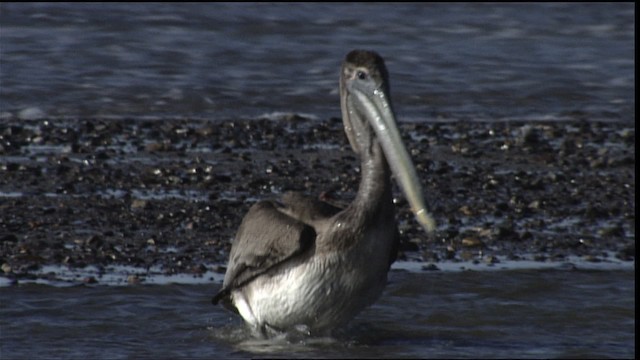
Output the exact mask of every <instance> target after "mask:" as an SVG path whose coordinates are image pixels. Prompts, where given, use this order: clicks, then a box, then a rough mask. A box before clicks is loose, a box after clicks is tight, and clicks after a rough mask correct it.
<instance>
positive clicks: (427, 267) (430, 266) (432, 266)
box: [422, 263, 440, 271]
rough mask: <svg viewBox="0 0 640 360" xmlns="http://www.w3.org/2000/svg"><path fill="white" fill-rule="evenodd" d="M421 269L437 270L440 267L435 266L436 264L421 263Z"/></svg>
mask: <svg viewBox="0 0 640 360" xmlns="http://www.w3.org/2000/svg"><path fill="white" fill-rule="evenodd" d="M422 270H424V271H439V270H440V268H438V267H437V266H436V264H433V263H431V264H427V265H422Z"/></svg>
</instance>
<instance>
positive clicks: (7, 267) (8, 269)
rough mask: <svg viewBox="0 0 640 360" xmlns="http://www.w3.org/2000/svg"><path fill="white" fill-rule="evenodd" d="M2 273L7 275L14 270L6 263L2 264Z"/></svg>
mask: <svg viewBox="0 0 640 360" xmlns="http://www.w3.org/2000/svg"><path fill="white" fill-rule="evenodd" d="M2 271H3V272H4V273H5V274H9V273H10V272H11V271H13V268H11V265H9V264H7V263H4V264H2Z"/></svg>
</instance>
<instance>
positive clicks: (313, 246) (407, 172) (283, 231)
mask: <svg viewBox="0 0 640 360" xmlns="http://www.w3.org/2000/svg"><path fill="white" fill-rule="evenodd" d="M340 105H341V107H342V120H343V122H344V129H345V132H346V134H347V138H348V139H349V143H350V144H351V147H352V149H353V151H355V152H356V153H357V154H358V155H359V156H360V160H361V164H360V166H361V175H362V178H361V181H360V186H359V188H358V193H357V195H356V197H355V200H354V201H353V202H352V203H351V204H350V205H348V206H347V207H346V208H344V209H341V208H338V207H335V206H333V205H330V204H329V203H326V202H323V201H320V200H317V199H314V198H310V197H306V196H304V195H301V194H299V193H285V194H284V196H283V198H282V200H281V202H280V203H277V202H272V201H259V202H258V203H256V204H255V205H253V206H252V207H251V208H250V209H249V212H248V213H247V215H245V217H244V219H243V220H242V224H241V225H240V228H239V229H238V232H237V234H236V238H235V240H234V242H233V245H232V247H231V254H230V258H229V263H228V266H227V272H226V275H225V278H224V283H223V286H222V290H220V292H219V293H218V294H216V295H215V296H214V298H213V303H214V304H216V303H218V302H219V301H222V302H223V304H224V305H225V306H226V307H227V308H229V309H231V310H234V311H236V312H238V313H239V314H240V315H241V316H242V317H243V318H244V320H245V321H246V322H247V323H249V324H250V325H252V326H253V327H254V328H256V329H258V330H260V331H261V332H262V333H263V334H265V332H266V330H275V331H286V330H289V329H291V328H298V329H300V327H301V326H302V328H304V329H306V330H307V331H309V332H310V333H314V334H317V333H325V332H327V331H330V330H332V329H334V328H336V327H338V326H340V325H343V324H345V323H346V322H348V321H349V320H350V319H351V318H353V317H354V316H355V315H356V314H357V313H358V312H360V311H361V310H363V309H364V308H365V307H367V306H369V305H371V304H372V303H373V302H374V301H375V300H376V299H377V298H378V297H379V296H380V294H381V293H382V290H383V289H384V287H385V285H386V282H387V272H388V271H389V267H390V266H391V263H393V262H394V261H395V258H396V253H397V242H398V230H397V228H396V223H395V219H394V204H393V201H392V192H391V175H392V173H393V175H394V176H395V178H396V180H397V181H398V183H399V185H400V187H401V189H402V190H403V192H404V193H405V196H406V198H407V200H408V202H409V204H410V205H411V208H412V211H413V213H414V214H415V216H416V218H417V220H418V222H419V223H420V224H421V225H422V226H423V227H424V228H425V230H427V232H430V231H432V230H433V228H434V226H435V223H434V221H433V219H432V217H431V216H430V215H429V212H428V211H427V207H426V205H425V203H424V200H423V196H422V190H421V188H420V184H419V180H418V178H417V176H416V171H415V168H414V166H413V163H412V162H411V159H410V157H409V154H408V153H407V150H406V149H405V147H404V145H403V144H402V140H401V138H400V134H399V132H398V128H397V125H396V120H395V116H394V112H393V108H392V106H391V99H390V97H389V78H388V73H387V68H386V66H385V64H384V60H383V59H382V57H380V56H379V55H378V54H377V53H375V52H370V51H362V50H354V51H351V52H350V53H349V54H347V56H346V59H345V61H344V62H343V64H342V69H341V72H340Z"/></svg>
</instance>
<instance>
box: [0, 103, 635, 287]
mask: <svg viewBox="0 0 640 360" xmlns="http://www.w3.org/2000/svg"><path fill="white" fill-rule="evenodd" d="M5 123H6V124H5ZM399 127H400V131H401V133H402V136H403V138H404V142H405V145H406V146H407V148H408V150H409V151H410V153H411V156H412V157H413V159H414V163H415V164H416V167H417V170H418V173H419V176H420V178H421V180H422V185H423V188H424V191H425V196H426V198H427V201H428V202H429V203H430V206H431V208H432V212H433V213H434V215H435V218H436V221H437V223H438V228H437V231H436V232H435V234H434V235H432V236H429V237H427V236H426V235H425V234H424V233H423V232H422V231H421V229H420V228H419V226H418V224H417V223H416V222H415V220H414V219H413V216H412V214H410V212H409V209H408V206H407V204H406V201H405V200H404V199H403V198H402V196H401V195H400V193H399V192H398V191H397V189H396V191H395V192H394V193H395V194H396V205H397V207H396V220H397V222H398V227H399V230H400V232H401V234H400V235H401V249H400V250H401V254H400V256H399V259H400V260H403V261H412V262H413V261H415V262H416V263H419V264H423V265H427V264H434V265H435V266H436V267H440V266H441V264H446V263H456V262H469V263H471V264H472V263H473V262H474V261H477V262H479V263H480V264H483V263H484V262H485V261H489V262H491V261H499V262H498V263H495V264H494V265H493V266H498V265H500V264H504V263H506V262H512V261H513V262H517V261H528V259H529V258H530V259H531V260H532V261H535V262H539V263H546V262H551V263H554V262H559V263H562V262H568V260H567V259H572V258H578V259H583V260H584V261H585V263H593V264H596V263H598V262H600V263H603V262H607V261H609V259H615V261H621V262H623V263H629V264H631V265H630V267H631V268H634V267H635V124H631V123H626V122H616V121H607V122H602V121H599V122H595V121H586V120H584V119H580V118H579V117H577V118H576V119H575V120H563V121H561V122H554V121H532V122H526V121H514V122H508V121H506V122H468V121H467V122H427V123H414V122H409V123H400V124H399ZM0 134H1V136H2V140H3V141H2V144H1V146H0V174H2V176H0V243H1V244H2V247H1V251H0V262H1V263H2V264H1V265H2V272H1V273H0V277H3V278H5V279H9V281H13V280H16V281H17V282H18V283H21V279H22V280H26V279H29V278H31V277H33V276H36V277H38V276H41V277H43V275H42V274H41V273H42V269H43V268H45V267H46V266H50V265H55V266H58V267H61V268H62V267H67V268H71V269H82V268H85V267H87V266H98V267H103V268H106V267H109V266H116V265H117V266H132V267H134V268H143V269H144V268H153V267H161V268H162V269H163V270H162V271H163V273H164V274H165V275H167V276H173V275H176V274H197V273H206V272H207V271H215V269H211V267H212V266H214V267H215V265H212V264H224V263H226V260H227V257H228V251H229V247H230V241H231V239H232V238H233V236H234V234H235V231H236V229H237V227H238V226H239V224H240V221H241V219H242V216H244V214H245V213H246V211H247V210H248V208H249V206H250V205H251V203H253V202H254V201H256V200H259V199H266V198H271V199H277V198H278V197H279V195H280V194H282V193H283V192H284V191H287V190H297V191H304V192H306V193H307V194H311V195H319V194H320V193H322V192H325V191H330V192H331V194H332V196H334V197H336V198H337V199H339V200H341V201H349V200H350V199H351V198H352V197H353V196H354V194H355V191H356V189H357V185H358V181H359V174H358V172H357V171H356V169H357V168H358V160H357V158H356V156H355V155H354V154H353V152H352V151H351V149H350V148H349V147H348V144H347V140H346V138H345V136H344V133H343V131H342V124H341V121H340V119H336V118H331V119H328V120H318V119H314V118H308V117H305V116H301V115H297V114H277V116H276V115H274V116H272V117H267V118H259V119H248V120H225V121H206V120H202V119H182V118H180V119H164V120H162V121H158V120H144V119H108V120H106V119H82V120H75V121H73V120H72V119H66V120H60V119H41V120H19V119H8V120H7V121H3V124H2V125H0ZM486 259H495V260H486ZM578 268H580V267H578ZM38 274H40V275H38Z"/></svg>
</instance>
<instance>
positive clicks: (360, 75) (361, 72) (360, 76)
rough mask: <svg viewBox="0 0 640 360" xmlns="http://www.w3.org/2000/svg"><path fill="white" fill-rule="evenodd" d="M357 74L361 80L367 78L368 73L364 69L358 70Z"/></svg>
mask: <svg viewBox="0 0 640 360" xmlns="http://www.w3.org/2000/svg"><path fill="white" fill-rule="evenodd" d="M356 76H357V77H358V79H360V80H364V79H366V78H367V73H366V72H364V71H358V72H357V73H356Z"/></svg>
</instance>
